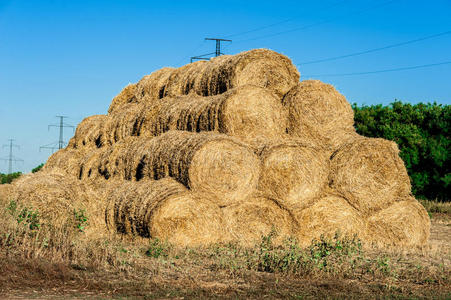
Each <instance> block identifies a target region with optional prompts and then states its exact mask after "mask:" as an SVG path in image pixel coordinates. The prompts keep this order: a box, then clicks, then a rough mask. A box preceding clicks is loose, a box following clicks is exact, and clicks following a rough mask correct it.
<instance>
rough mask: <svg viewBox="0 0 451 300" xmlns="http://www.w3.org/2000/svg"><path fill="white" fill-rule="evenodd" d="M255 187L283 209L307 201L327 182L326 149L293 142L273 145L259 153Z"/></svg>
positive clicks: (294, 207) (303, 206) (316, 195)
mask: <svg viewBox="0 0 451 300" xmlns="http://www.w3.org/2000/svg"><path fill="white" fill-rule="evenodd" d="M261 159H262V161H263V163H262V171H261V175H260V180H259V183H258V189H259V191H261V192H263V194H264V195H266V196H269V197H271V198H275V199H277V201H278V202H279V203H280V204H281V205H282V206H284V207H285V208H287V209H302V208H305V207H307V206H309V205H310V204H311V202H312V201H314V200H315V198H317V197H318V196H319V195H320V194H321V192H322V190H323V189H324V188H325V187H326V186H327V184H328V176H329V171H330V166H329V157H328V155H327V153H325V152H323V151H321V150H318V149H316V148H312V147H306V146H300V145H297V144H296V143H284V144H279V145H274V146H272V147H268V148H266V149H265V150H263V152H262V154H261Z"/></svg>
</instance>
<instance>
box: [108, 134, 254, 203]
mask: <svg viewBox="0 0 451 300" xmlns="http://www.w3.org/2000/svg"><path fill="white" fill-rule="evenodd" d="M112 148H113V149H112V150H111V153H110V155H109V156H108V158H106V159H104V160H103V162H102V167H101V169H102V172H105V173H108V175H109V176H117V175H119V176H122V175H125V179H130V180H131V179H134V180H141V179H142V178H145V177H147V178H151V179H155V180H158V179H161V178H165V177H173V178H175V179H176V180H177V181H179V182H180V183H182V184H184V185H185V186H186V187H188V188H189V189H191V190H193V191H197V192H201V193H206V194H210V195H213V196H216V197H217V198H218V199H219V200H218V201H219V202H218V203H217V204H218V205H220V206H225V205H230V204H232V203H235V202H239V201H241V200H242V199H244V198H246V197H247V196H248V195H250V194H251V193H252V192H253V191H254V190H255V187H256V185H257V181H258V177H259V174H260V161H259V159H258V157H257V156H256V155H255V154H254V153H253V152H252V151H251V150H250V149H248V148H247V147H246V146H244V145H242V144H240V143H239V142H237V141H235V140H233V139H232V138H230V137H228V136H226V135H223V134H215V133H190V132H184V131H169V132H167V133H164V134H162V135H160V136H158V137H154V138H128V139H126V140H124V141H123V143H117V144H115V145H114V146H113V147H112ZM115 148H118V150H116V149H115ZM121 168H125V170H121Z"/></svg>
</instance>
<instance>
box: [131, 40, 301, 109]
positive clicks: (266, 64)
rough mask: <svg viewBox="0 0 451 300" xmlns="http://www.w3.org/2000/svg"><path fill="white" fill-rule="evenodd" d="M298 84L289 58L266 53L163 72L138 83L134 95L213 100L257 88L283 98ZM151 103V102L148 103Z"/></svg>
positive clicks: (222, 58)
mask: <svg viewBox="0 0 451 300" xmlns="http://www.w3.org/2000/svg"><path fill="white" fill-rule="evenodd" d="M298 81H299V72H298V71H297V69H296V67H295V66H294V65H293V64H292V62H291V61H290V59H289V58H287V57H286V56H284V55H281V54H279V53H276V52H274V51H270V50H267V49H256V50H251V51H246V52H242V53H239V54H237V55H233V56H232V55H222V56H219V57H216V58H212V59H210V60H209V61H207V62H195V63H191V64H189V65H186V66H184V67H181V68H179V69H176V70H174V69H168V68H165V69H162V70H160V71H158V73H155V74H151V75H150V76H149V77H145V78H143V79H142V80H141V81H140V82H139V83H138V91H137V94H138V95H139V97H141V98H145V99H147V100H146V101H152V100H154V99H161V98H163V97H166V96H181V95H187V94H189V93H195V94H197V95H200V96H214V95H218V94H222V93H224V92H226V91H228V90H230V89H233V88H236V87H240V86H243V85H248V84H250V85H256V86H259V87H262V88H266V89H268V90H270V91H272V92H273V93H274V94H275V95H277V96H278V97H279V98H282V97H283V95H285V94H286V93H287V92H288V91H289V90H290V89H291V88H292V87H293V86H294V85H296V84H297V83H298ZM149 99H151V100H149Z"/></svg>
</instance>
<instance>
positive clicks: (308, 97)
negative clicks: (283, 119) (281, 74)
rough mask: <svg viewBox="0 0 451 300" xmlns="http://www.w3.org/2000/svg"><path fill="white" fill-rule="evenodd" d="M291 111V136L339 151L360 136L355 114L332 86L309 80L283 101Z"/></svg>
mask: <svg viewBox="0 0 451 300" xmlns="http://www.w3.org/2000/svg"><path fill="white" fill-rule="evenodd" d="M282 103H283V105H284V106H285V107H287V109H288V123H289V125H288V133H289V134H290V135H293V136H298V137H303V138H307V139H311V140H318V141H321V142H322V143H323V144H325V145H327V146H328V147H329V148H331V149H333V150H335V149H337V147H338V146H339V145H340V144H341V143H342V142H343V140H345V139H349V137H353V136H355V135H356V133H355V129H354V127H353V125H354V111H353V110H352V107H351V105H350V104H349V103H348V101H346V98H345V97H344V96H343V95H342V94H340V93H339V92H338V91H337V90H336V89H335V88H334V87H333V86H332V85H330V84H326V83H323V82H321V81H319V80H305V81H302V82H300V83H298V84H297V85H296V86H295V87H293V88H292V89H291V90H290V91H289V92H288V93H287V94H286V95H285V97H284V98H283V100H282Z"/></svg>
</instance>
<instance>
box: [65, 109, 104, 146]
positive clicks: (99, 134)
mask: <svg viewBox="0 0 451 300" xmlns="http://www.w3.org/2000/svg"><path fill="white" fill-rule="evenodd" d="M107 120H108V117H107V116H106V115H94V116H90V117H87V118H85V119H84V120H83V121H81V122H80V124H78V126H77V129H76V130H75V135H74V137H73V138H72V139H71V140H70V142H69V144H68V147H67V148H75V149H76V148H80V147H85V146H86V147H97V148H100V147H102V146H103V144H104V141H103V126H104V124H105V123H106V122H107Z"/></svg>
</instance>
